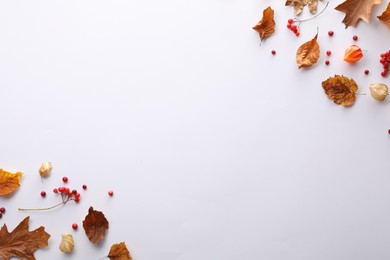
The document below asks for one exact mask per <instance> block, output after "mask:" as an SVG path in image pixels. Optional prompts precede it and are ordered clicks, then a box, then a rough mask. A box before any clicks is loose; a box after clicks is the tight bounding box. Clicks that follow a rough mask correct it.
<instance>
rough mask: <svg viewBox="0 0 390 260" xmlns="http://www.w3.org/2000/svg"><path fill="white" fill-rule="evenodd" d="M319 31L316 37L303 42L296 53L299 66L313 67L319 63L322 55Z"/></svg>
mask: <svg viewBox="0 0 390 260" xmlns="http://www.w3.org/2000/svg"><path fill="white" fill-rule="evenodd" d="M317 37H318V33H317V34H316V36H314V38H313V39H312V40H310V41H308V42H305V43H304V44H302V45H301V46H300V47H299V48H298V50H297V54H296V59H297V64H298V68H299V69H300V68H302V67H303V68H305V67H311V66H313V65H314V64H316V63H317V61H318V58H319V57H320V46H319V45H318V42H317Z"/></svg>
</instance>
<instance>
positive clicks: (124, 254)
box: [107, 242, 133, 260]
mask: <svg viewBox="0 0 390 260" xmlns="http://www.w3.org/2000/svg"><path fill="white" fill-rule="evenodd" d="M107 257H108V258H110V259H111V260H132V259H133V258H132V257H131V255H130V252H129V250H128V249H127V247H126V244H125V242H121V243H119V244H113V245H112V246H111V248H110V252H109V253H108V255H107Z"/></svg>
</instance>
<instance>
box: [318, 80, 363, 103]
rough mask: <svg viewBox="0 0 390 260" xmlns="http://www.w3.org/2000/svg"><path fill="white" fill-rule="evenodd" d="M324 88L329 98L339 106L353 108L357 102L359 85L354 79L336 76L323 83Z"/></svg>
mask: <svg viewBox="0 0 390 260" xmlns="http://www.w3.org/2000/svg"><path fill="white" fill-rule="evenodd" d="M322 87H323V88H324V90H325V94H326V95H328V98H330V99H332V100H333V102H334V103H336V104H337V105H343V106H346V107H349V106H352V105H353V103H354V102H355V100H356V94H355V93H356V92H357V90H358V85H357V84H356V82H355V81H354V80H353V79H349V78H347V77H345V76H340V75H335V76H334V77H330V78H328V79H327V80H325V81H323V82H322Z"/></svg>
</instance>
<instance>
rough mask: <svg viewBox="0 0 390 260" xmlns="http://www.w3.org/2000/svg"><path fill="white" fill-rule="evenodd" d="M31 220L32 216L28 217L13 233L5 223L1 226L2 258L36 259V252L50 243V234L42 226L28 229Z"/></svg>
mask: <svg viewBox="0 0 390 260" xmlns="http://www.w3.org/2000/svg"><path fill="white" fill-rule="evenodd" d="M29 220H30V217H26V218H25V219H24V220H23V221H22V222H20V223H19V225H18V226H17V227H16V228H15V229H14V230H13V231H12V232H11V233H9V232H8V229H7V226H6V225H5V224H4V226H3V227H2V228H1V230H0V259H10V258H11V257H18V258H19V259H26V260H34V259H35V256H34V252H35V251H36V250H37V249H39V248H44V247H46V246H47V245H48V240H49V238H50V235H49V234H48V233H46V231H45V228H44V227H42V226H41V227H39V228H37V229H35V230H33V231H31V232H30V231H28V222H29Z"/></svg>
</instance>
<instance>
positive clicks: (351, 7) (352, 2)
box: [335, 0, 381, 28]
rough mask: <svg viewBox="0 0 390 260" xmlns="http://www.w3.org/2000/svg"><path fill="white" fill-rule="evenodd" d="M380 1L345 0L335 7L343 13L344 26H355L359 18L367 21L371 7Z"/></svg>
mask: <svg viewBox="0 0 390 260" xmlns="http://www.w3.org/2000/svg"><path fill="white" fill-rule="evenodd" d="M380 3H381V0H346V1H345V2H343V3H341V4H339V5H338V6H336V8H335V9H336V10H337V11H340V12H343V13H345V17H344V19H343V23H344V24H345V28H348V26H356V25H357V23H358V22H359V21H360V20H363V21H365V22H366V23H369V22H370V18H371V10H372V7H373V6H374V5H376V4H380Z"/></svg>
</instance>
